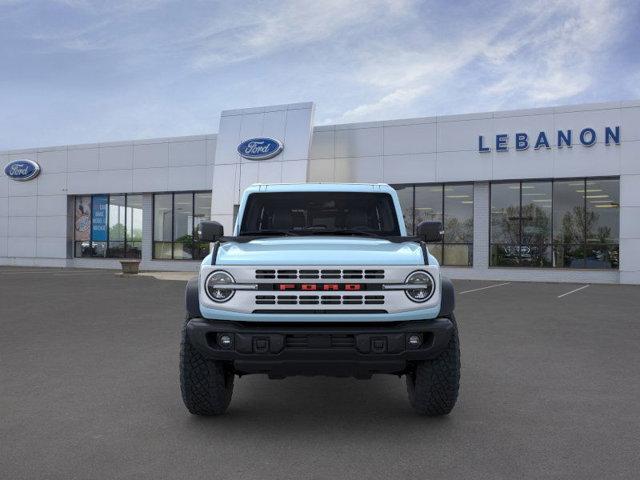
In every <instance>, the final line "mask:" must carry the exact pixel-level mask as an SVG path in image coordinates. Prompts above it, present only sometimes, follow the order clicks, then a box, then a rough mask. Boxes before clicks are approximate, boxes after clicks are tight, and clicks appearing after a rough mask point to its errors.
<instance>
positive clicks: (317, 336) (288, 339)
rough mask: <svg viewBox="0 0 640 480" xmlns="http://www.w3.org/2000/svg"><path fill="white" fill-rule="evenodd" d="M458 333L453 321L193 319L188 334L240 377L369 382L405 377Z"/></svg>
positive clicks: (434, 354) (439, 350)
mask: <svg viewBox="0 0 640 480" xmlns="http://www.w3.org/2000/svg"><path fill="white" fill-rule="evenodd" d="M453 329H454V326H453V323H452V321H451V320H450V319H448V318H437V319H434V320H420V321H410V322H397V323H367V324H361V323H350V324H343V323H339V324H338V323H295V324H294V323H268V324H263V323H239V322H227V321H218V320H206V319H202V318H194V319H191V320H190V321H189V323H188V324H187V335H188V336H189V340H190V341H191V343H192V344H193V345H194V346H195V347H196V348H197V349H198V350H199V351H200V353H202V355H203V356H205V357H207V358H209V359H212V360H221V361H225V362H229V363H232V364H233V369H234V371H235V372H236V373H238V374H241V375H243V374H249V373H265V374H267V375H269V376H270V377H272V378H283V377H288V376H292V375H329V376H338V377H358V378H369V377H370V376H371V375H372V374H374V373H394V374H401V373H404V372H405V371H406V370H407V366H408V363H410V362H415V361H419V360H428V359H431V358H434V357H436V356H437V355H438V354H439V353H440V352H441V351H442V350H443V349H444V348H445V347H446V345H447V343H448V342H449V339H450V338H451V334H452V332H453ZM225 334H226V335H229V336H230V337H231V339H232V345H231V346H229V347H226V348H223V347H221V346H220V344H219V338H220V336H221V335H225ZM412 334H414V335H415V334H417V335H420V336H421V338H422V343H421V345H419V346H417V347H415V346H412V345H410V344H409V342H408V338H409V336H410V335H412Z"/></svg>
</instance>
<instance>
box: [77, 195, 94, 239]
mask: <svg viewBox="0 0 640 480" xmlns="http://www.w3.org/2000/svg"><path fill="white" fill-rule="evenodd" d="M90 234H91V197H90V196H88V195H87V196H85V197H76V218H75V234H74V238H75V239H76V241H80V242H88V241H89V235H90Z"/></svg>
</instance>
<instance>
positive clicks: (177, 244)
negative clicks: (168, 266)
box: [153, 192, 211, 260]
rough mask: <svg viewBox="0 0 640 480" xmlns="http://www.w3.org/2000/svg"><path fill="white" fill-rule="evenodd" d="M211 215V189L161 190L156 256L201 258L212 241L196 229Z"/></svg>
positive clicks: (156, 200)
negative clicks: (200, 239) (200, 236)
mask: <svg viewBox="0 0 640 480" xmlns="http://www.w3.org/2000/svg"><path fill="white" fill-rule="evenodd" d="M210 217H211V193H210V192H181V193H160V194H155V195H154V196H153V258H156V259H165V260H192V259H193V260H201V259H203V258H204V257H206V256H207V254H208V253H209V244H208V243H203V242H198V240H197V238H196V235H195V232H196V230H197V227H198V225H199V224H200V222H201V221H202V220H207V219H209V218H210Z"/></svg>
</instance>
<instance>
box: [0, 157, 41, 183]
mask: <svg viewBox="0 0 640 480" xmlns="http://www.w3.org/2000/svg"><path fill="white" fill-rule="evenodd" d="M4 173H5V174H6V175H7V177H9V178H10V179H11V180H17V181H19V182H26V181H27V180H31V179H33V178H36V177H37V176H38V174H39V173H40V165H38V164H37V163H36V162H34V161H33V160H26V159H25V160H14V161H13V162H10V163H9V164H7V166H6V167H4Z"/></svg>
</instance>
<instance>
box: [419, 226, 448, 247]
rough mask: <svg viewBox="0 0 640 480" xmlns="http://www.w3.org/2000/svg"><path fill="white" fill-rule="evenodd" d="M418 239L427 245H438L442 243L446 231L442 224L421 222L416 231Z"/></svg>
mask: <svg viewBox="0 0 640 480" xmlns="http://www.w3.org/2000/svg"><path fill="white" fill-rule="evenodd" d="M416 232H417V234H418V237H420V239H421V240H422V241H424V242H427V243H438V242H441V241H442V237H443V235H444V230H443V229H442V223H440V222H420V223H419V224H418V228H417V229H416Z"/></svg>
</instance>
